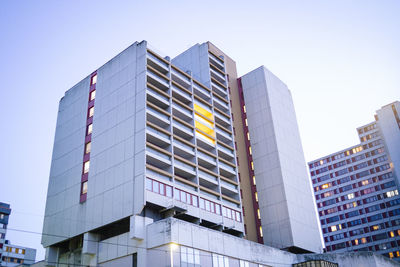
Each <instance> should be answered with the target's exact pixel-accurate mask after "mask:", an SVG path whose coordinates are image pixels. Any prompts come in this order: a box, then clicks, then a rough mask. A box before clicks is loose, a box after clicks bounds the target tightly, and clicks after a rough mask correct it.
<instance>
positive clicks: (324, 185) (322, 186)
mask: <svg viewBox="0 0 400 267" xmlns="http://www.w3.org/2000/svg"><path fill="white" fill-rule="evenodd" d="M329 186H330V185H329V184H323V185H321V188H322V189H327V188H329Z"/></svg>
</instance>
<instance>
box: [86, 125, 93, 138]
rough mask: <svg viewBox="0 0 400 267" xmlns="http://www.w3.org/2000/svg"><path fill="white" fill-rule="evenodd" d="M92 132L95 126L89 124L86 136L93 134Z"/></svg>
mask: <svg viewBox="0 0 400 267" xmlns="http://www.w3.org/2000/svg"><path fill="white" fill-rule="evenodd" d="M92 131H93V124H92V123H91V124H89V125H88V127H87V130H86V135H90V134H92Z"/></svg>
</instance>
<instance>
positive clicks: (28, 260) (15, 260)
mask: <svg viewBox="0 0 400 267" xmlns="http://www.w3.org/2000/svg"><path fill="white" fill-rule="evenodd" d="M2 258H3V261H2V262H1V264H0V265H1V266H10V267H14V266H17V265H20V264H25V265H30V264H33V263H34V262H35V259H36V249H33V248H27V247H22V246H16V245H14V244H10V243H6V244H4V250H3V253H2Z"/></svg>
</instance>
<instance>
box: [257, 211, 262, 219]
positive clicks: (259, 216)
mask: <svg viewBox="0 0 400 267" xmlns="http://www.w3.org/2000/svg"><path fill="white" fill-rule="evenodd" d="M257 217H258V219H261V214H260V209H257Z"/></svg>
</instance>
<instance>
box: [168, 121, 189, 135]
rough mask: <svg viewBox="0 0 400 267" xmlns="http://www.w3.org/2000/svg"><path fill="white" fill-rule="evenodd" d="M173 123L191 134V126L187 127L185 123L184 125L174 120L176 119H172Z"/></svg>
mask: <svg viewBox="0 0 400 267" xmlns="http://www.w3.org/2000/svg"><path fill="white" fill-rule="evenodd" d="M173 123H174V124H175V125H177V126H179V127H181V128H183V129H184V130H186V131H188V132H190V133H191V134H192V135H193V130H192V129H191V128H189V127H187V126H186V125H184V124H183V123H180V122H178V121H176V120H173Z"/></svg>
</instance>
